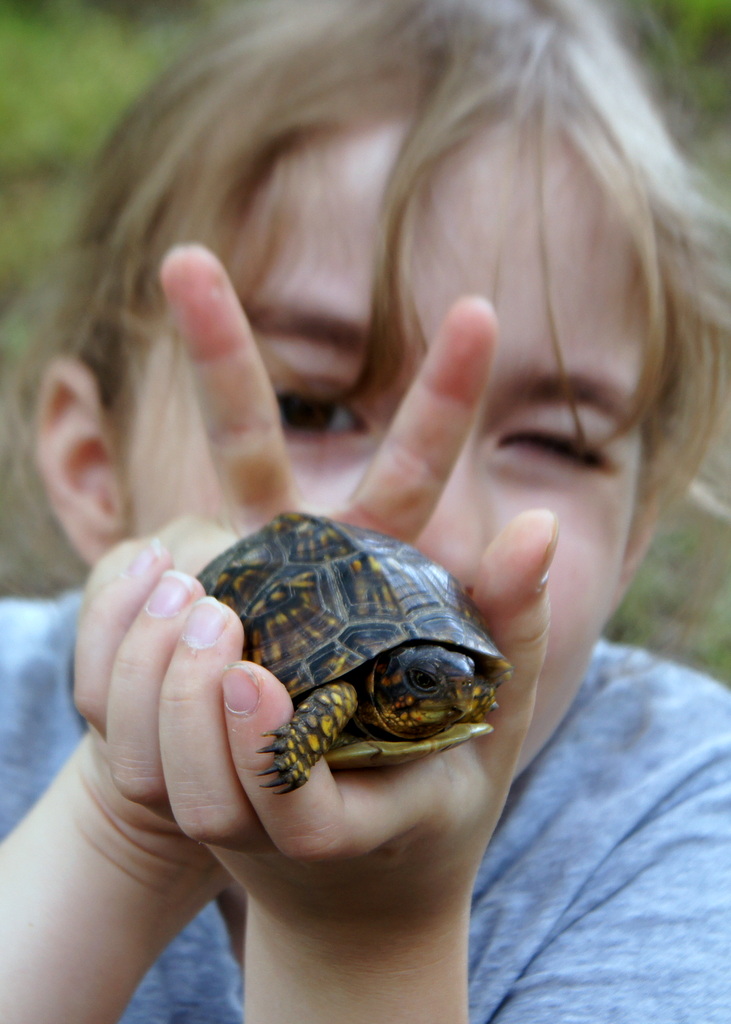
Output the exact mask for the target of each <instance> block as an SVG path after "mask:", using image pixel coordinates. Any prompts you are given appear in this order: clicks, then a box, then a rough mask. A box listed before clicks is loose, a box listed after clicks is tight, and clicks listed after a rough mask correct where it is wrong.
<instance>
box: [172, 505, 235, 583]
mask: <svg viewBox="0 0 731 1024" xmlns="http://www.w3.org/2000/svg"><path fill="white" fill-rule="evenodd" d="M238 539H239V534H237V533H234V532H233V531H232V530H230V529H226V528H224V527H223V526H221V525H219V524H218V523H215V522H212V521H211V520H209V519H202V518H200V517H198V516H182V517H181V518H179V519H175V520H173V522H171V523H169V524H168V525H167V526H165V527H164V528H163V529H162V530H161V531H160V540H161V541H162V542H163V543H164V545H165V547H166V548H168V549H169V550H170V551H171V552H172V554H173V556H174V559H175V565H176V566H177V568H179V569H182V570H183V571H184V572H188V573H190V574H191V575H197V574H198V573H199V572H200V571H201V569H202V568H203V567H204V566H205V565H207V564H208V562H210V561H211V560H212V559H213V558H215V557H216V555H218V554H220V553H221V552H222V551H225V550H226V548H228V547H230V546H231V545H232V544H233V543H234V542H235V541H236V540H238Z"/></svg>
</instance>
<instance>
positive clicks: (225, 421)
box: [160, 245, 296, 525]
mask: <svg viewBox="0 0 731 1024" xmlns="http://www.w3.org/2000/svg"><path fill="white" fill-rule="evenodd" d="M160 277H161V282H162V286H163V290H164V292H165V295H166V297H167V300H168V303H169V305H170V309H171V312H172V314H173V316H174V319H175V321H176V323H177V324H178V327H179V329H180V332H181V334H182V338H183V341H184V342H185V345H186V348H187V351H188V354H189V356H190V358H191V361H192V365H193V368H194V371H195V375H196V379H197V381H198V385H199V389H200V396H201V405H202V409H203V414H204V419H205V422H206V426H207V431H208V439H209V443H210V446H211V451H212V454H213V458H214V461H215V463H216V465H217V466H218V467H219V471H220V474H221V481H222V485H223V486H224V490H225V491H226V497H227V498H228V499H229V501H231V502H232V507H233V508H246V509H248V510H250V512H251V515H252V522H253V524H254V525H259V524H260V523H262V522H265V521H266V520H268V519H269V518H271V516H272V515H274V514H276V513H277V512H279V511H281V510H282V509H283V508H290V507H293V506H294V505H295V504H296V487H295V483H294V477H293V474H292V469H291V466H290V462H289V457H288V454H287V449H286V444H285V440H284V434H283V432H282V428H281V422H280V414H279V407H278V405H277V401H276V397H275V395H274V392H273V390H272V387H271V383H270V381H269V377H268V374H267V372H266V369H265V367H264V365H263V363H262V361H261V358H260V356H259V352H258V349H257V347H256V343H255V341H254V338H253V335H252V332H251V328H250V327H249V324H248V321H247V319H246V317H245V315H244V312H243V310H242V308H241V304H240V302H239V300H238V297H237V295H236V292H235V291H234V288H233V286H232V285H231V282H230V280H229V278H228V275H227V274H226V271H225V270H224V268H223V267H222V265H221V264H220V262H219V261H218V260H217V259H216V257H215V256H214V255H213V254H212V253H211V252H209V251H208V250H207V249H204V248H203V247H202V246H198V245H187V246H179V247H176V248H175V249H173V250H171V251H170V252H169V253H168V255H167V256H166V258H165V260H164V262H163V265H162V268H161V273H160Z"/></svg>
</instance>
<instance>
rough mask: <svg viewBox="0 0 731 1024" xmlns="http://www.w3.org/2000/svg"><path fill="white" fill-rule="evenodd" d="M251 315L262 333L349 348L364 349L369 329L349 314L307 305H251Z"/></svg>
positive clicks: (249, 314) (254, 325) (249, 315)
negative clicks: (348, 315)
mask: <svg viewBox="0 0 731 1024" xmlns="http://www.w3.org/2000/svg"><path fill="white" fill-rule="evenodd" d="M247 315H248V319H249V321H250V323H251V325H252V327H254V328H255V329H256V330H257V331H259V332H261V333H262V334H270V335H273V334H277V335H282V336H290V337H293V338H306V339H307V340H308V341H313V342H316V343H319V344H323V345H330V346H332V347H334V348H337V349H341V350H343V351H347V352H353V351H357V352H360V351H362V349H363V348H365V346H366V344H367V340H368V330H367V328H366V326H365V325H362V324H359V323H357V322H356V321H354V320H349V319H348V318H347V317H340V316H337V315H336V314H333V313H327V312H324V311H321V310H315V309H307V308H306V307H304V306H284V305H282V306H280V305H277V306H267V305H260V306H256V305H255V306H250V307H249V309H248V310H247Z"/></svg>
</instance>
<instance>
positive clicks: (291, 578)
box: [200, 513, 510, 793]
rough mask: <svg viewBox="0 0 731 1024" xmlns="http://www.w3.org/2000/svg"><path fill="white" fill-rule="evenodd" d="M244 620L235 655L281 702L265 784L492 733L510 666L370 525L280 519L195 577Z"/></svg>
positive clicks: (398, 758)
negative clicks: (257, 668) (265, 674)
mask: <svg viewBox="0 0 731 1024" xmlns="http://www.w3.org/2000/svg"><path fill="white" fill-rule="evenodd" d="M200 579H201V582H202V583H203V585H204V587H205V589H206V591H207V592H208V593H209V594H212V595H213V596H215V597H216V598H218V600H219V601H222V602H223V603H224V604H227V605H229V606H230V607H231V608H233V609H234V611H235V612H236V613H237V615H239V616H240V618H241V621H242V622H243V625H244V636H245V645H244V651H243V657H244V658H245V659H247V660H251V661H254V662H257V663H258V664H260V665H265V666H266V667H267V668H268V669H270V670H271V671H272V672H273V673H274V675H276V676H277V678H278V679H279V680H280V681H281V682H282V683H283V684H284V685H285V686H286V687H287V689H288V691H289V693H290V694H291V696H292V699H293V702H294V704H295V713H294V716H293V718H292V720H291V721H290V722H288V723H287V724H286V725H284V726H282V727H281V728H279V729H277V730H276V731H275V732H273V733H271V734H269V735H271V736H272V737H273V742H272V743H271V744H270V745H269V746H267V747H264V748H263V751H262V752H271V753H273V754H274V763H273V765H272V767H271V768H269V769H267V771H265V772H262V774H263V775H268V774H271V775H272V776H273V779H272V780H270V781H269V782H268V785H269V786H274V787H280V789H279V791H280V792H283V793H286V792H289V791H290V790H293V789H296V788H297V787H298V786H302V785H303V784H304V783H305V782H306V781H307V779H308V777H309V774H310V769H311V768H312V766H313V765H314V764H315V763H316V762H317V761H318V760H319V759H320V758H321V757H323V756H325V757H326V758H327V761H328V763H329V764H330V765H331V766H332V767H340V768H350V767H363V766H373V765H379V764H395V763H400V762H402V761H408V760H413V759H414V758H416V757H420V756H423V755H424V754H427V753H430V752H432V751H434V750H443V749H447V748H448V747H451V746H454V745H455V744H457V743H462V742H464V741H465V740H467V739H469V738H470V737H471V736H474V735H481V734H484V733H487V732H491V731H492V727H491V726H490V725H488V724H487V723H486V722H485V716H486V714H487V712H488V711H490V710H491V709H492V708H493V707H495V706H496V705H495V701H494V694H495V688H496V687H497V686H498V684H499V683H500V682H501V681H502V680H503V679H504V678H505V677H506V676H507V675H508V674H509V673H510V665H509V664H508V662H507V661H506V660H505V658H503V656H502V655H501V654H500V652H499V651H498V649H497V648H496V647H495V645H494V643H493V642H492V640H491V639H490V637H489V636H488V634H487V630H486V628H485V625H484V622H483V621H482V618H481V616H480V613H479V611H478V610H477V608H476V606H475V605H474V603H473V602H472V600H471V599H470V598H469V596H468V595H467V594H466V593H465V592H464V591H463V590H462V588H461V587H460V585H459V583H458V582H457V581H456V579H455V578H454V577H453V576H451V575H450V573H448V572H447V571H446V569H443V568H442V567H441V566H439V565H436V564H435V563H434V562H431V561H430V560H429V559H428V558H426V557H425V556H424V555H423V554H422V553H421V552H420V551H417V550H416V549H415V548H413V547H410V546H409V545H408V544H404V543H402V542H401V541H398V540H394V539H393V538H392V537H388V536H385V535H384V534H380V533H375V532H373V531H372V530H365V529H360V528H358V527H355V526H348V525H345V524H343V523H339V522H334V521H332V520H329V519H325V518H321V517H317V516H310V515H303V514H299V513H287V514H284V515H280V516H278V517H277V518H276V519H274V520H273V521H272V522H271V523H269V524H268V525H267V526H265V527H264V528H263V529H261V530H259V531H258V532H257V533H254V534H252V535H251V536H249V537H246V538H244V539H243V540H241V541H239V542H238V543H236V544H235V545H234V546H233V547H231V548H229V549H228V550H227V551H225V552H223V554H221V555H219V557H218V558H216V559H215V560H214V561H213V562H211V563H210V565H208V566H207V567H206V568H205V569H204V570H203V572H202V573H201V576H200Z"/></svg>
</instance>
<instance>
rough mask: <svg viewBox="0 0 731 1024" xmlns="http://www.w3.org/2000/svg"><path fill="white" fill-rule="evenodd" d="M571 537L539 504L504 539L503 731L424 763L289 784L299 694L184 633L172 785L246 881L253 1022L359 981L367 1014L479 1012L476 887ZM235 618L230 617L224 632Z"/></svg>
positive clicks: (484, 594) (174, 673)
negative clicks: (288, 736)
mask: <svg viewBox="0 0 731 1024" xmlns="http://www.w3.org/2000/svg"><path fill="white" fill-rule="evenodd" d="M555 532H556V526H555V520H554V519H553V516H552V515H551V514H550V513H546V512H530V513H525V514H524V515H522V516H520V517H518V519H516V520H515V521H514V522H513V523H512V524H511V525H510V526H509V527H508V528H507V529H506V530H505V531H504V533H503V534H502V535H501V536H500V537H499V538H498V539H497V540H496V541H495V543H494V544H493V545H491V547H490V549H489V550H488V551H487V553H486V555H485V558H484V561H483V565H482V567H481V572H480V578H479V581H478V585H477V588H476V597H477V600H478V601H479V603H480V604H481V605H482V607H483V610H484V612H485V614H486V615H487V617H488V619H489V620H490V621H491V622H492V623H493V628H494V630H495V636H496V640H497V642H498V643H499V645H500V646H501V648H502V649H503V650H504V651H505V653H506V655H507V656H508V657H509V658H510V659H511V660H512V662H513V664H514V666H515V674H514V677H513V679H512V680H511V681H510V682H509V683H508V684H506V685H505V687H504V688H503V690H501V691H500V694H499V697H500V710H499V711H497V712H496V713H494V714H493V716H491V719H492V721H493V722H494V724H495V732H494V733H493V734H492V735H490V736H488V737H485V738H483V739H480V740H472V741H471V742H470V743H467V744H464V745H463V746H461V747H458V748H456V749H453V750H451V751H448V752H446V753H440V754H438V755H435V756H433V757H429V758H427V759H425V760H423V761H419V762H415V763H412V764H408V765H403V766H400V767H394V768H389V769H378V770H362V771H348V772H335V773H331V772H330V770H329V768H328V767H327V765H326V763H325V762H324V761H321V762H318V764H317V765H316V766H315V768H314V769H313V771H312V775H311V777H310V779H309V781H308V782H307V783H306V784H305V785H304V786H303V787H302V788H301V789H298V790H296V791H294V792H292V793H289V794H287V795H278V794H274V793H272V792H271V790H268V789H264V788H262V786H261V782H262V780H261V778H260V777H259V773H260V772H261V771H262V770H263V769H265V768H267V767H269V764H270V761H271V755H266V754H261V753H259V749H260V748H261V746H262V734H263V733H265V732H267V731H270V730H272V729H274V728H276V727H277V726H279V725H281V724H283V723H284V722H285V721H287V720H288V719H289V717H290V716H291V711H292V705H291V701H290V699H289V696H288V694H287V692H286V690H285V689H284V687H283V686H282V685H281V684H280V683H278V682H277V680H276V679H275V678H274V677H273V676H272V675H271V674H270V673H268V672H267V671H266V670H264V669H262V668H260V667H258V666H254V665H251V664H235V665H229V666H228V667H226V663H225V659H226V657H227V656H228V655H227V654H223V652H222V651H219V650H218V649H217V648H216V646H215V645H211V646H208V647H206V648H201V649H200V650H199V651H198V652H197V657H196V659H195V662H193V661H192V659H191V654H190V652H189V651H188V650H187V649H186V648H185V645H184V644H180V643H179V644H178V647H177V649H176V650H175V652H174V653H173V656H172V659H171V662H170V666H169V669H168V671H167V673H166V677H165V681H164V684H163V688H162V695H161V701H160V735H161V753H162V764H163V769H164V776H165V782H166V784H167V789H168V793H169V796H170V801H171V805H172V810H173V813H174V815H175V818H176V821H177V822H178V824H179V825H180V826H181V828H182V829H183V830H184V831H185V833H186V834H187V835H189V836H190V837H191V838H192V839H194V840H196V841H197V842H200V843H203V844H206V846H208V847H210V848H211V849H212V850H213V851H214V852H215V854H216V856H217V857H218V858H219V860H220V862H221V863H222V864H223V865H225V867H226V869H227V870H228V871H229V872H230V874H231V875H232V876H233V878H234V879H236V880H237V881H238V882H239V883H240V884H241V885H242V886H243V887H244V888H245V889H246V891H247V894H248V898H249V902H248V932H247V943H246V955H247V959H246V978H247V1019H252V1020H254V1021H259V1020H262V1021H265V1020H269V1019H281V1020H285V1019H286V1020H289V1019H295V1018H296V1019H298V1020H302V1021H309V1020H313V1021H314V1020H317V1019H319V1020H323V1019H332V1018H333V1014H334V1012H335V1011H336V1008H337V1007H338V1006H342V1005H346V1004H347V1003H348V1002H349V1000H350V999H351V998H354V997H353V995H352V994H353V992H357V993H358V999H357V1005H355V1006H353V1007H352V1008H351V1009H350V1010H349V1019H352V1020H354V1021H360V1020H363V1021H365V1020H372V1019H373V1015H374V1014H375V1015H376V1017H377V1018H378V1019H399V1020H405V1021H406V1020H412V1019H413V1020H415V1021H416V1020H419V1021H432V1020H433V1021H441V1020H446V1019H449V1020H455V1021H459V1020H466V1019H467V1016H466V1013H467V1011H466V1005H465V994H466V984H465V971H466V967H465V965H466V939H467V922H468V919H469V906H470V895H471V891H472V885H473V882H474V876H475V873H476V871H477V868H478V866H479V863H480V861H481V858H482V855H483V853H484V849H485V847H486V845H487V843H488V842H489V839H490V836H491V834H492V831H493V829H494V827H495V824H496V822H497V820H498V817H499V815H500V812H501V809H502V806H503V803H504V800H505V797H506V795H507V792H508V789H509V786H510V783H511V781H512V777H513V772H514V768H515V763H516V758H517V755H518V752H519V750H520V746H521V743H522V739H523V737H524V735H525V731H526V729H527V726H528V724H529V722H530V718H531V712H532V704H533V695H534V690H535V683H536V679H537V676H538V673H539V671H540V666H541V663H542V659H543V654H544V650H545V641H546V635H547V629H548V616H549V610H548V598H547V593H546V588H545V585H544V581H545V574H546V572H547V569H548V565H549V563H550V560H551V555H552V552H553V548H554V545H555V539H556V537H555ZM233 618H235V617H234V616H231V615H230V613H229V612H228V610H225V611H222V613H221V620H220V628H221V629H222V634H221V635H222V636H225V635H226V631H227V630H228V629H231V628H232V627H233V622H232V621H230V620H231V619H233ZM272 963H276V964H277V976H278V984H277V992H276V994H275V993H273V992H272V990H271V987H270V979H271V973H270V972H271V964H272ZM364 986H365V987H364ZM273 1005H274V1006H276V1013H275V1014H274V1016H271V1017H270V1016H268V1015H269V1014H270V1013H271V1012H272V1006H273ZM249 1015H250V1016H249ZM410 1015H412V1016H410Z"/></svg>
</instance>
